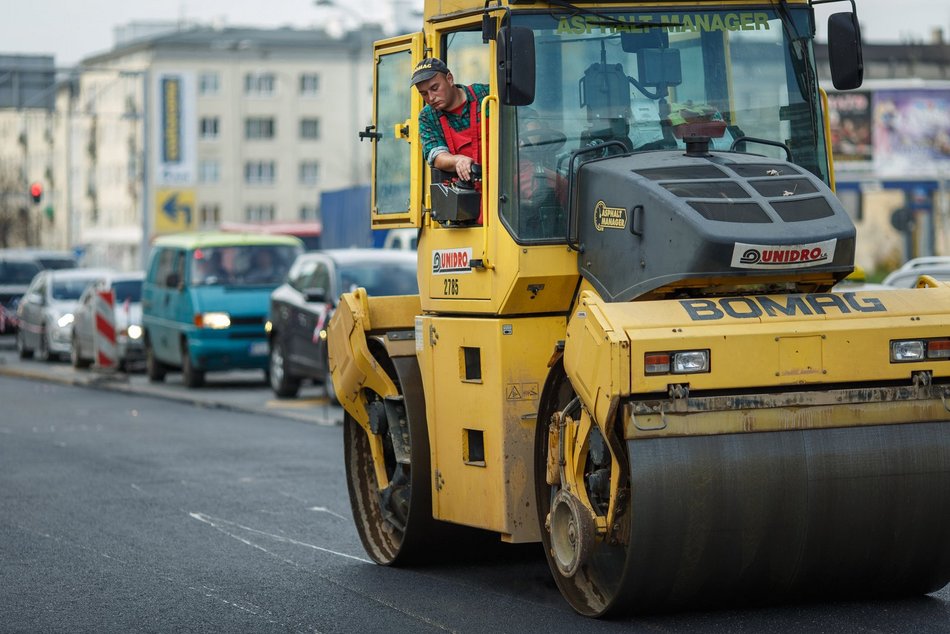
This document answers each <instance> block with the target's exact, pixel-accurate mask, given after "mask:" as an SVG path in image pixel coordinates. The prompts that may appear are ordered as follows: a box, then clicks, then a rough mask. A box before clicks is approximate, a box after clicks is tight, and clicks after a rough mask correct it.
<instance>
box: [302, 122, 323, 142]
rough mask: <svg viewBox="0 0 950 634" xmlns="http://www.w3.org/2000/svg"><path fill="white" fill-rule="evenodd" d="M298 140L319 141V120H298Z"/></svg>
mask: <svg viewBox="0 0 950 634" xmlns="http://www.w3.org/2000/svg"><path fill="white" fill-rule="evenodd" d="M300 138H301V139H319V138H320V119H301V120H300Z"/></svg>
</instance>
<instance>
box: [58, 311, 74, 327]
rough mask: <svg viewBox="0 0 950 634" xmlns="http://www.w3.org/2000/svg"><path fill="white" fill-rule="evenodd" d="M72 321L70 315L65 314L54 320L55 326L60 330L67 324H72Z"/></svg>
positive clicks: (71, 315)
mask: <svg viewBox="0 0 950 634" xmlns="http://www.w3.org/2000/svg"><path fill="white" fill-rule="evenodd" d="M73 319H74V318H73V314H72V313H66V314H65V315H63V316H62V317H60V318H59V319H57V320H56V325H57V326H59V327H60V328H65V327H66V326H68V325H69V324H71V323H73Z"/></svg>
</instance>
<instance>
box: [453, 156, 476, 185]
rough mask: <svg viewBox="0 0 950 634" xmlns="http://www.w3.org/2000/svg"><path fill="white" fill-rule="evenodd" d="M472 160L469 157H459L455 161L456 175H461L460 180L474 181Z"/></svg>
mask: <svg viewBox="0 0 950 634" xmlns="http://www.w3.org/2000/svg"><path fill="white" fill-rule="evenodd" d="M474 162H475V161H473V160H472V159H470V158H469V157H467V156H459V157H458V159H457V160H456V161H455V173H456V174H458V175H459V179H461V180H463V181H470V180H472V163H474Z"/></svg>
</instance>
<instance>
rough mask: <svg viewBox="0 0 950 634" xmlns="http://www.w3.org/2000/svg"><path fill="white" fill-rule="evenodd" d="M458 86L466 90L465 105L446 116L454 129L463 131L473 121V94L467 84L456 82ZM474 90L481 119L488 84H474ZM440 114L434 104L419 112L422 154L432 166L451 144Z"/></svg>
mask: <svg viewBox="0 0 950 634" xmlns="http://www.w3.org/2000/svg"><path fill="white" fill-rule="evenodd" d="M456 86H458V87H459V88H461V89H462V90H463V91H465V105H464V106H462V112H461V113H459V114H452V113H451V112H446V113H445V118H446V120H447V121H448V122H449V125H450V126H452V129H453V130H455V131H457V132H461V131H462V130H467V129H468V126H469V124H470V123H471V115H470V112H471V111H470V110H469V108H471V105H472V96H471V95H470V94H469V93H468V87H467V86H463V85H461V84H456ZM472 90H474V91H475V99H476V100H475V108H476V110H475V112H477V113H478V115H479V120H481V111H482V99H484V98H485V96H486V95H488V85H487V84H472ZM439 115H440V113H439V112H438V111H437V110H436V109H435V108H433V107H432V106H426V107H425V108H423V109H422V112H420V113H419V137H420V139H421V140H422V156H424V157H425V158H426V162H428V163H429V165H430V166H431V165H432V162H433V161H434V160H435V157H436V156H438V155H439V154H442V153H443V152H448V151H449V146H448V145H447V144H446V142H445V134H443V133H442V125H441V124H440V123H439Z"/></svg>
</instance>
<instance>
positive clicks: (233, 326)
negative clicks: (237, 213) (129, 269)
mask: <svg viewBox="0 0 950 634" xmlns="http://www.w3.org/2000/svg"><path fill="white" fill-rule="evenodd" d="M302 251H303V243H302V242H301V241H300V240H299V239H297V238H294V237H292V236H282V235H263V234H262V235H255V234H242V233H223V232H206V233H188V234H177V235H170V236H163V237H160V238H158V239H157V240H155V243H154V244H153V247H152V252H151V254H150V256H149V264H148V268H147V269H146V271H145V282H144V283H143V285H142V328H143V331H144V332H143V335H142V336H143V338H144V345H145V367H146V372H147V373H148V378H149V380H151V381H153V382H158V381H163V380H164V379H165V375H166V373H167V372H168V371H170V370H173V371H177V370H179V369H180V370H181V372H182V378H183V381H184V384H185V385H186V386H188V387H200V386H201V385H203V384H204V380H205V373H206V372H211V371H226V370H237V369H261V370H264V372H265V375H266V373H267V368H268V361H267V353H268V346H267V335H266V333H265V332H264V322H265V321H266V318H267V310H268V303H269V301H270V294H271V291H273V290H274V289H275V288H276V287H277V286H279V285H280V284H281V282H283V280H284V279H286V277H287V271H288V270H289V269H290V265H291V264H292V263H293V261H294V260H295V259H296V257H297V255H299V254H300V253H301V252H302Z"/></svg>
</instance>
